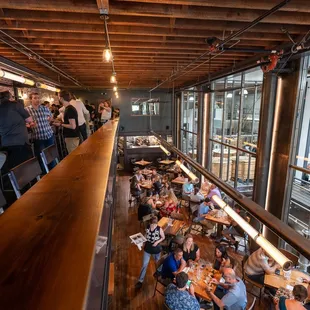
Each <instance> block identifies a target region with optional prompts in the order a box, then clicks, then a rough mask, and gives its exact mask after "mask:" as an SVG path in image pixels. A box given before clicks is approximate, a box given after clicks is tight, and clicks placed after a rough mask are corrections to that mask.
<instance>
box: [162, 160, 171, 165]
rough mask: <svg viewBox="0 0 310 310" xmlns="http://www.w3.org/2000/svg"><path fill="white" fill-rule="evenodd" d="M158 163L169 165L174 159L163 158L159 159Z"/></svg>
mask: <svg viewBox="0 0 310 310" xmlns="http://www.w3.org/2000/svg"><path fill="white" fill-rule="evenodd" d="M159 163H160V164H162V165H171V164H173V163H174V160H171V159H165V160H161V161H160V162H159Z"/></svg>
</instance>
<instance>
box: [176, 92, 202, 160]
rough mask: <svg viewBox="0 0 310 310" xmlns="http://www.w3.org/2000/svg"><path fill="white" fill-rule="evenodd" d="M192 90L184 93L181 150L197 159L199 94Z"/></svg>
mask: <svg viewBox="0 0 310 310" xmlns="http://www.w3.org/2000/svg"><path fill="white" fill-rule="evenodd" d="M195 90H196V89H195V88H193V89H192V90H189V91H186V92H182V104H181V127H180V131H181V132H180V134H181V150H182V152H184V153H185V154H187V155H189V156H190V157H192V158H194V159H197V148H198V145H197V133H198V93H197V92H195Z"/></svg>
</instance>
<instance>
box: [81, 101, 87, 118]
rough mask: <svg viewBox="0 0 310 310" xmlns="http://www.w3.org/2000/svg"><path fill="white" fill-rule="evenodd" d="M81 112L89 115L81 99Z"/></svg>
mask: <svg viewBox="0 0 310 310" xmlns="http://www.w3.org/2000/svg"><path fill="white" fill-rule="evenodd" d="M81 106H82V112H83V114H84V115H89V111H88V110H87V109H86V107H85V105H84V103H83V102H82V101H81Z"/></svg>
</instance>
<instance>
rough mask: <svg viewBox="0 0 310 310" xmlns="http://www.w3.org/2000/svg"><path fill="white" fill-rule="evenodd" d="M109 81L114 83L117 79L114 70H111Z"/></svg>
mask: <svg viewBox="0 0 310 310" xmlns="http://www.w3.org/2000/svg"><path fill="white" fill-rule="evenodd" d="M110 83H111V84H116V83H117V81H116V72H113V73H112V75H111V77H110Z"/></svg>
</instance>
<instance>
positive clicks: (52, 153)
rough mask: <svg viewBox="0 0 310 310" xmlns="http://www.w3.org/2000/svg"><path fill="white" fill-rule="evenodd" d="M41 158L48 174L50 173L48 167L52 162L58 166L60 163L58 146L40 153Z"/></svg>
mask: <svg viewBox="0 0 310 310" xmlns="http://www.w3.org/2000/svg"><path fill="white" fill-rule="evenodd" d="M40 156H41V159H42V162H43V165H44V168H45V172H46V173H48V172H49V169H48V165H49V164H50V163H51V162H53V161H56V163H57V164H58V162H59V154H58V150H57V146H56V145H55V144H53V145H51V146H49V147H47V148H45V149H44V150H42V152H41V153H40Z"/></svg>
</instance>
